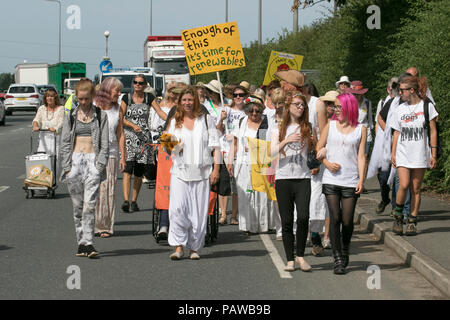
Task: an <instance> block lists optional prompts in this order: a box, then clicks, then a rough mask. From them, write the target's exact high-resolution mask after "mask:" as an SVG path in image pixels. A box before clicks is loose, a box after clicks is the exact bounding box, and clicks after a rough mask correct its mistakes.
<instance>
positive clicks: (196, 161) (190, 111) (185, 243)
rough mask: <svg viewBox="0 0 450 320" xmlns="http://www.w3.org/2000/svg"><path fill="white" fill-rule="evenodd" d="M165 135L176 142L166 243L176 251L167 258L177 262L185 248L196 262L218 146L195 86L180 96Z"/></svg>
mask: <svg viewBox="0 0 450 320" xmlns="http://www.w3.org/2000/svg"><path fill="white" fill-rule="evenodd" d="M167 132H168V133H169V134H171V135H173V136H174V137H173V138H174V139H176V140H177V141H178V144H177V145H176V146H175V148H174V149H173V150H171V154H172V158H173V164H172V169H171V171H170V172H171V178H170V204H169V219H170V228H169V244H170V245H171V246H174V247H176V250H175V252H174V253H172V254H171V255H170V258H171V259H172V260H179V259H181V257H182V256H183V255H184V252H183V247H187V248H189V249H190V258H191V259H192V260H198V259H200V256H199V255H198V253H197V251H198V250H199V249H200V248H202V247H203V245H204V241H205V234H206V226H207V220H208V219H207V218H208V203H209V191H210V186H211V185H213V184H216V183H217V181H218V179H219V164H220V144H219V135H218V133H217V130H216V128H215V123H214V121H213V120H212V118H211V117H210V116H209V114H205V113H204V112H203V110H202V107H201V105H200V101H199V99H198V94H197V90H196V88H195V87H193V86H188V87H187V88H185V89H184V90H183V91H182V92H181V93H180V96H179V98H178V104H177V110H176V112H175V115H174V116H173V118H172V119H171V120H170V122H169V126H168V130H167ZM167 151H170V150H167ZM212 152H213V156H211V153H212ZM213 160H214V162H213Z"/></svg>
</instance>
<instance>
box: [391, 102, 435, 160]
mask: <svg viewBox="0 0 450 320" xmlns="http://www.w3.org/2000/svg"><path fill="white" fill-rule="evenodd" d="M423 107H424V104H423V100H422V101H420V102H419V103H418V104H415V105H409V104H408V103H407V102H404V103H402V104H401V105H400V106H398V108H396V109H395V114H394V118H393V121H392V129H394V130H395V131H399V132H400V135H399V137H398V141H397V153H396V165H397V167H405V168H429V167H430V157H431V149H430V147H429V145H428V134H427V130H426V129H425V128H424V124H425V115H424V112H423V110H424V109H423ZM428 110H429V116H430V120H433V119H434V118H436V117H437V116H438V113H437V112H436V108H435V107H434V105H433V104H432V103H429V104H428Z"/></svg>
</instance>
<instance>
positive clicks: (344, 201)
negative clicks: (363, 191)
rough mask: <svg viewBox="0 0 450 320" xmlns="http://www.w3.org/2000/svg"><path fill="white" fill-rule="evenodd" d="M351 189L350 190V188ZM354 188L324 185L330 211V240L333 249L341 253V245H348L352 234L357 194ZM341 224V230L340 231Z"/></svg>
mask: <svg viewBox="0 0 450 320" xmlns="http://www.w3.org/2000/svg"><path fill="white" fill-rule="evenodd" d="M350 189H351V190H350ZM354 190H355V188H345V187H338V186H330V185H324V193H325V196H326V198H327V203H328V210H329V212H330V241H331V247H332V249H333V251H337V252H338V253H342V245H344V246H346V247H348V246H349V245H350V240H351V239H352V235H353V228H354V225H353V217H354V215H355V207H356V201H357V200H358V196H357V195H355V194H354ZM341 226H342V232H341Z"/></svg>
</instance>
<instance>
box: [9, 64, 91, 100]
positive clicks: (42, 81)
mask: <svg viewBox="0 0 450 320" xmlns="http://www.w3.org/2000/svg"><path fill="white" fill-rule="evenodd" d="M14 76H15V77H14V80H15V82H16V83H33V84H36V85H47V84H53V85H54V86H55V87H56V90H57V91H58V93H59V95H60V96H61V97H63V96H64V97H67V96H68V95H70V94H72V93H73V90H74V88H75V84H76V83H77V82H78V81H80V78H82V77H86V64H85V63H82V62H61V63H56V64H51V65H49V64H48V63H23V64H18V65H17V66H16V70H15V74H14Z"/></svg>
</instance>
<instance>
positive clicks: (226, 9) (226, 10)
mask: <svg viewBox="0 0 450 320" xmlns="http://www.w3.org/2000/svg"><path fill="white" fill-rule="evenodd" d="M225 22H228V0H225Z"/></svg>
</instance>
